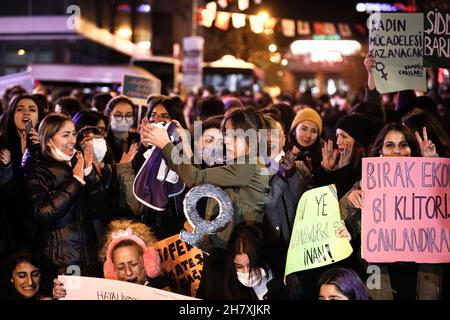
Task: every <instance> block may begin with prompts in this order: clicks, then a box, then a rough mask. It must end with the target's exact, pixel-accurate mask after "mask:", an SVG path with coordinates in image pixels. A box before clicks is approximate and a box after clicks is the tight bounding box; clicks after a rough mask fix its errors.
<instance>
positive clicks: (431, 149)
mask: <svg viewBox="0 0 450 320" xmlns="http://www.w3.org/2000/svg"><path fill="white" fill-rule="evenodd" d="M414 134H415V135H416V139H417V141H418V142H419V146H420V152H421V154H422V157H439V155H438V154H437V152H436V146H435V145H434V143H433V142H431V140H428V134H427V127H423V139H422V137H421V136H420V134H419V133H418V132H417V131H415V132H414Z"/></svg>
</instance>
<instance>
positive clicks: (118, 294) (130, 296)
mask: <svg viewBox="0 0 450 320" xmlns="http://www.w3.org/2000/svg"><path fill="white" fill-rule="evenodd" d="M58 279H59V280H60V281H61V282H63V283H64V288H65V289H66V292H67V294H66V296H65V297H64V298H63V299H61V300H196V299H195V298H192V297H188V296H184V295H181V294H177V293H172V292H169V291H165V290H160V289H156V288H152V287H147V286H143V285H140V284H135V283H130V282H126V281H119V280H109V279H100V278H91V277H79V276H58Z"/></svg>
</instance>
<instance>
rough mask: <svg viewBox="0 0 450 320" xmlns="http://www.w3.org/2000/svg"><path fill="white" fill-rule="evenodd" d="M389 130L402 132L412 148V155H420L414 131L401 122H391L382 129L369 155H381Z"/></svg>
mask: <svg viewBox="0 0 450 320" xmlns="http://www.w3.org/2000/svg"><path fill="white" fill-rule="evenodd" d="M389 131H397V132H401V133H402V134H403V135H404V136H405V140H406V142H407V143H408V146H409V148H410V149H411V157H420V147H419V145H418V143H417V140H416V138H415V136H414V134H413V133H412V131H411V130H410V129H409V128H408V127H407V126H405V125H404V124H401V123H400V122H390V123H388V124H387V125H385V126H384V127H383V129H381V131H380V132H379V133H378V135H377V136H376V138H375V141H374V142H373V144H372V148H371V150H370V152H369V157H379V156H380V155H381V149H382V148H383V144H384V138H385V137H386V135H387V134H388V132H389Z"/></svg>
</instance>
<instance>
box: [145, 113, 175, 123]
mask: <svg viewBox="0 0 450 320" xmlns="http://www.w3.org/2000/svg"><path fill="white" fill-rule="evenodd" d="M150 118H153V119H161V120H167V121H170V120H171V118H170V115H169V114H167V113H163V114H159V113H156V112H152V113H151V114H150Z"/></svg>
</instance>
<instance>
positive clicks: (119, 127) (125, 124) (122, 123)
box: [111, 117, 133, 132]
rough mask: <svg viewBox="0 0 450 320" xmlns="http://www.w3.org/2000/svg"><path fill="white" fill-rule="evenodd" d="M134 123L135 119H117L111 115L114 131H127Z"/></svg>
mask: <svg viewBox="0 0 450 320" xmlns="http://www.w3.org/2000/svg"><path fill="white" fill-rule="evenodd" d="M132 125H133V119H130V120H127V119H126V118H122V119H120V120H119V121H117V120H116V119H115V118H114V117H111V129H112V131H114V132H127V131H128V130H130V128H131V126H132Z"/></svg>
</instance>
